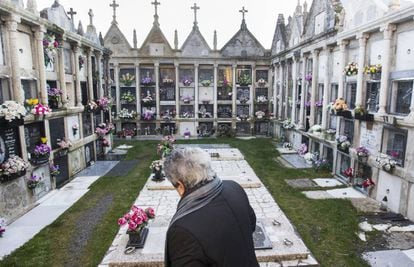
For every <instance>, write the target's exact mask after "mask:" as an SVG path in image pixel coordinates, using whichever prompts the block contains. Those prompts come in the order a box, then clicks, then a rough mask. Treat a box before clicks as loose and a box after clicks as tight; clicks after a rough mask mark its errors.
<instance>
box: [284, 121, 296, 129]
mask: <svg viewBox="0 0 414 267" xmlns="http://www.w3.org/2000/svg"><path fill="white" fill-rule="evenodd" d="M282 127H283V129H292V128H295V124H293V123H292V121H291V120H290V119H287V120H284V121H283V122H282Z"/></svg>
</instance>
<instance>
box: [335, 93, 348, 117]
mask: <svg viewBox="0 0 414 267" xmlns="http://www.w3.org/2000/svg"><path fill="white" fill-rule="evenodd" d="M332 107H333V110H334V111H335V114H336V115H337V116H343V117H345V118H352V113H351V112H350V111H349V110H348V105H347V104H346V102H345V100H344V99H343V98H338V99H336V100H335V103H334V104H333V106H332Z"/></svg>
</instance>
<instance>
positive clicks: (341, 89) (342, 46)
mask: <svg viewBox="0 0 414 267" xmlns="http://www.w3.org/2000/svg"><path fill="white" fill-rule="evenodd" d="M338 43H339V50H340V52H341V54H340V58H339V69H340V70H341V74H340V75H339V77H338V98H341V97H342V98H343V97H344V85H345V75H344V73H343V71H344V69H345V64H346V63H345V61H346V46H347V45H348V41H345V40H341V41H339V42H338Z"/></svg>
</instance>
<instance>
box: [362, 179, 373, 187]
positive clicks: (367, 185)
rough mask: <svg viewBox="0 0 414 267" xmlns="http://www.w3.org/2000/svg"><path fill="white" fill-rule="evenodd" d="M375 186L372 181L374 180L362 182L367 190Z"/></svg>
mask: <svg viewBox="0 0 414 267" xmlns="http://www.w3.org/2000/svg"><path fill="white" fill-rule="evenodd" d="M374 186H375V183H374V181H373V180H372V178H367V179H365V180H364V182H362V187H363V188H365V189H369V188H372V187H374Z"/></svg>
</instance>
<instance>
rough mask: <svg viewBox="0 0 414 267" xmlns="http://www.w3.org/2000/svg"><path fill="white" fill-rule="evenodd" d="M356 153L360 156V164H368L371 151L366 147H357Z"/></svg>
mask: <svg viewBox="0 0 414 267" xmlns="http://www.w3.org/2000/svg"><path fill="white" fill-rule="evenodd" d="M355 152H356V154H357V156H358V160H359V161H360V162H362V163H367V161H368V156H369V150H368V149H367V148H366V147H364V146H360V147H357V148H356V149H355Z"/></svg>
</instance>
